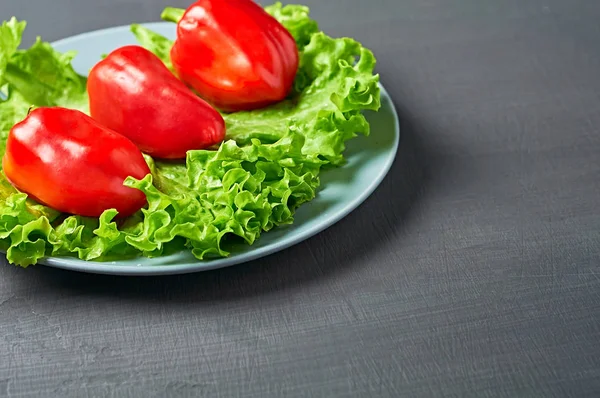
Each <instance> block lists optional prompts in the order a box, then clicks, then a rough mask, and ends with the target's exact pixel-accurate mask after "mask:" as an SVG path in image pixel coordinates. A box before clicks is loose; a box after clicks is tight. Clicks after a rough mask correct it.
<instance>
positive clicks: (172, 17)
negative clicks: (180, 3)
mask: <svg viewBox="0 0 600 398" xmlns="http://www.w3.org/2000/svg"><path fill="white" fill-rule="evenodd" d="M184 13H185V10H184V9H182V8H175V7H167V8H165V10H164V11H163V12H162V14H160V18H161V19H162V20H164V21H167V22H173V23H177V22H179V21H180V20H181V18H182V17H183V14H184Z"/></svg>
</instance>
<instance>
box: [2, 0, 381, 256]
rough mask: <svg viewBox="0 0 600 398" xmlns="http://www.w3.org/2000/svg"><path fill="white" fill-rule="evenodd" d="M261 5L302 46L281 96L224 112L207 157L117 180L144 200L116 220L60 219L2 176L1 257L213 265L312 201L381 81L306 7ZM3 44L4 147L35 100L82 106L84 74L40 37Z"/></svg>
mask: <svg viewBox="0 0 600 398" xmlns="http://www.w3.org/2000/svg"><path fill="white" fill-rule="evenodd" d="M266 10H267V12H269V13H270V14H271V15H273V16H274V17H275V18H277V19H278V20H279V21H280V22H281V23H282V24H283V25H284V26H285V27H286V28H287V29H288V30H289V31H290V32H291V33H292V35H293V36H294V38H295V40H296V42H297V44H298V48H299V50H300V60H301V61H300V70H299V72H298V75H297V78H296V81H295V84H294V90H293V92H292V93H291V95H290V97H289V98H288V99H287V100H286V101H283V102H281V103H279V104H276V105H274V106H272V107H269V108H266V109H261V110H256V111H251V112H238V113H229V114H225V115H224V117H225V119H226V122H227V128H228V136H227V139H226V141H225V142H223V143H222V144H221V145H220V147H219V148H218V149H217V150H214V151H210V150H203V151H190V152H188V155H187V159H186V161H185V163H183V162H166V161H158V160H154V159H152V158H151V157H149V156H146V157H145V158H146V161H147V162H148V164H149V166H150V169H151V171H152V173H151V175H148V176H147V177H146V178H144V179H142V180H135V179H133V178H128V179H127V180H126V181H125V182H124V184H125V185H127V186H130V187H133V188H136V189H139V190H141V191H142V192H144V193H145V195H146V197H147V198H148V205H147V206H146V207H145V208H144V209H142V210H141V211H139V212H138V213H137V214H135V215H133V216H131V217H129V218H127V219H124V220H122V219H118V218H117V212H116V211H115V210H107V211H106V212H104V213H103V214H102V216H101V217H99V218H88V217H80V216H73V215H66V214H59V213H58V212H56V211H54V210H52V209H50V208H48V207H46V206H42V205H40V204H37V203H35V202H33V201H32V200H30V199H29V198H27V195H26V194H24V193H20V192H18V191H17V190H15V189H14V188H13V187H12V186H11V185H10V184H9V183H8V181H6V179H5V178H4V177H3V175H0V248H1V249H3V250H5V251H6V252H7V258H8V260H9V261H10V262H11V263H14V264H17V265H20V266H23V267H25V266H28V265H30V264H35V263H36V262H38V261H39V260H40V259H41V258H43V257H46V256H73V257H77V258H80V259H83V260H90V261H91V260H95V261H105V260H115V259H124V258H131V257H136V256H140V255H142V256H147V257H157V256H163V255H166V254H169V253H173V252H176V251H179V250H184V249H187V250H190V251H191V252H192V253H193V254H194V256H196V257H197V258H198V259H200V260H202V259H210V258H214V257H223V256H227V255H229V254H230V251H231V247H233V246H232V245H233V244H237V243H238V242H239V241H242V242H245V243H247V244H253V243H254V242H255V241H256V240H257V239H258V238H259V237H260V235H261V234H262V233H263V232H265V231H269V230H270V229H272V228H275V227H277V226H279V225H283V224H290V223H292V222H293V220H294V213H295V211H296V209H297V208H298V207H299V206H301V205H302V204H303V203H306V202H308V201H310V200H312V199H313V198H314V197H315V196H316V195H317V192H318V188H319V182H320V180H319V174H320V172H321V171H322V169H323V167H325V166H328V165H339V164H342V163H343V151H344V143H345V142H346V140H348V139H350V138H352V137H353V136H355V135H356V134H359V133H362V134H368V132H369V126H368V123H367V121H366V119H365V118H364V116H363V115H362V111H363V110H377V109H378V108H379V89H378V85H377V82H378V76H376V75H373V68H374V65H375V59H374V57H373V54H371V52H370V51H368V50H367V49H365V48H363V47H362V46H361V45H360V44H359V43H357V42H356V41H354V40H351V39H347V38H342V39H333V38H330V37H328V36H326V35H325V34H324V33H322V32H319V29H318V26H317V24H316V22H315V21H313V20H312V19H310V17H309V14H308V8H306V7H304V6H293V5H292V6H285V7H284V6H282V5H281V4H279V3H277V4H275V5H273V6H270V7H267V8H266ZM182 12H183V10H181V9H173V8H170V9H167V10H166V11H165V13H164V15H163V16H164V17H165V19H170V20H177V19H178V18H180V17H181V14H182ZM13 24H16V22H13ZM3 26H4V25H3ZM19 29H20V30H19ZM131 29H132V32H133V33H134V34H135V36H136V37H137V39H138V41H139V42H140V43H141V44H142V45H143V46H144V47H146V48H148V49H149V50H151V51H152V52H154V53H155V54H156V55H157V56H159V57H160V58H161V59H162V60H163V61H164V62H165V64H166V65H167V66H169V67H172V66H171V64H170V59H169V52H170V49H171V47H172V45H173V42H172V41H171V40H169V39H167V38H165V37H163V36H161V35H159V34H157V33H155V32H152V31H150V30H148V29H147V28H144V27H142V26H140V25H133V26H132V28H131ZM0 32H1V33H0V43H5V42H10V43H17V44H16V46H18V43H19V42H20V35H21V33H22V28H16V27H13V28H10V29H8V30H4V31H2V30H0ZM7 32H10V33H7ZM15 32H16V33H15ZM9 36H10V37H9ZM11 46H12V47H10V48H9V47H8V46H6V47H3V48H5V49H8V50H4V53H3V54H8V58H6V59H7V60H8V61H7V62H6V67H5V68H4V70H5V71H6V73H4V80H5V82H7V84H6V85H4V86H2V87H0V92H2V93H4V95H3V98H4V99H1V100H0V134H1V137H0V138H1V139H0V141H1V143H2V145H1V146H0V148H1V149H2V150H3V148H4V141H5V139H6V135H7V134H8V131H9V130H10V128H11V127H12V126H13V125H14V124H15V123H17V122H18V121H20V120H22V118H24V117H25V115H26V114H27V111H28V109H29V108H30V106H32V105H34V106H48V105H57V106H64V107H71V108H77V109H81V110H83V111H87V93H86V90H85V85H86V78H85V77H83V76H80V75H78V74H77V73H76V72H75V71H74V69H73V68H72V66H71V61H72V59H73V57H74V54H73V53H66V54H60V53H58V52H56V51H55V50H54V49H52V47H51V46H50V45H49V44H48V43H45V42H42V41H41V40H40V39H38V40H37V41H36V43H35V44H34V45H33V46H32V47H31V48H29V49H27V50H17V49H16V47H15V45H11ZM0 51H3V50H0ZM0 70H1V69H0Z"/></svg>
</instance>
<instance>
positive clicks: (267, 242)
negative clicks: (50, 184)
mask: <svg viewBox="0 0 600 398" xmlns="http://www.w3.org/2000/svg"><path fill="white" fill-rule="evenodd" d="M145 26H146V27H148V28H150V29H152V30H154V31H157V32H159V33H161V34H163V35H165V36H167V37H169V38H174V37H175V25H174V24H171V23H163V22H160V23H150V24H145ZM127 44H137V42H136V40H135V38H134V36H133V34H132V33H131V32H130V29H129V26H121V27H116V28H110V29H104V30H100V31H95V32H90V33H85V34H81V35H78V36H73V37H70V38H68V39H64V40H60V41H58V42H55V43H53V46H54V48H56V49H57V50H58V51H61V52H65V51H70V50H75V51H77V56H76V58H75V59H74V61H73V66H74V67H75V69H76V70H77V71H78V72H79V73H81V74H87V71H89V70H90V68H91V67H92V66H93V65H94V64H95V63H96V62H98V60H100V59H101V56H102V54H105V53H109V52H111V51H112V50H114V49H115V48H117V47H120V46H123V45H127ZM381 94H382V95H381V96H382V107H381V110H380V111H379V112H376V113H375V112H369V113H368V114H367V117H368V120H369V122H370V124H371V135H370V136H369V137H363V136H359V137H357V138H355V139H353V140H351V141H350V142H349V143H348V147H347V150H346V153H345V155H346V157H347V159H348V163H347V164H346V165H344V166H343V167H340V168H337V169H332V170H328V171H325V172H323V174H322V175H321V181H322V185H321V190H320V191H319V193H318V195H317V197H316V198H315V199H314V200H313V201H311V202H309V203H307V204H305V205H303V206H301V207H300V209H298V211H297V213H296V216H295V222H294V224H292V225H289V226H285V227H280V228H275V229H274V230H272V231H269V232H267V233H263V234H262V236H261V237H260V239H258V241H257V242H256V243H255V244H254V245H252V246H248V245H243V246H242V245H240V246H239V247H236V248H234V250H233V251H232V254H231V256H230V257H227V258H223V259H217V260H210V261H199V260H197V259H196V258H194V257H193V256H192V255H191V253H190V252H181V253H177V254H173V255H169V256H164V257H159V258H153V259H148V258H137V259H134V260H127V261H111V262H91V261H82V260H77V259H73V258H63V257H60V258H59V257H50V258H46V259H43V260H41V261H40V263H41V264H45V265H49V266H52V267H58V268H64V269H70V270H74V271H81V272H92V273H103V274H121V275H157V274H180V273H188V272H197V271H205V270H210V269H215V268H221V267H226V266H230V265H234V264H239V263H243V262H246V261H250V260H254V259H257V258H260V257H263V256H266V255H269V254H271V253H274V252H277V251H279V250H283V249H285V248H287V247H290V246H292V245H294V244H296V243H299V242H301V241H303V240H304V239H307V238H309V237H311V236H313V235H315V234H317V233H319V232H321V231H323V230H324V229H325V228H327V227H329V226H331V225H332V224H334V223H335V222H337V221H339V220H340V219H342V218H343V217H345V216H346V215H348V213H350V212H351V211H352V210H354V209H355V208H356V207H358V206H359V205H360V204H361V203H362V202H363V201H364V200H365V199H366V198H367V197H368V196H369V195H370V194H371V193H372V192H373V191H374V190H375V188H377V186H378V185H379V184H380V182H381V181H382V180H383V178H384V177H385V175H386V174H387V172H388V171H389V169H390V167H391V165H392V163H393V161H394V158H395V156H396V149H397V147H398V142H399V139H400V132H399V125H398V116H397V114H396V111H395V109H394V106H393V104H392V101H391V99H390V97H389V95H388V94H387V92H386V91H385V89H383V87H382V93H381Z"/></svg>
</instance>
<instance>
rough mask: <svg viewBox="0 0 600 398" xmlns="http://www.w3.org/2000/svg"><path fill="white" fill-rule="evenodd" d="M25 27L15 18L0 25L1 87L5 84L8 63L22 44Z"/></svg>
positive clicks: (23, 23)
mask: <svg viewBox="0 0 600 398" xmlns="http://www.w3.org/2000/svg"><path fill="white" fill-rule="evenodd" d="M25 26H26V23H25V22H23V21H21V22H19V21H17V19H16V18H14V17H13V18H11V19H10V20H9V21H4V22H3V23H2V25H0V85H2V84H3V83H4V73H5V71H6V66H7V65H8V61H9V60H10V58H11V57H12V55H13V54H14V53H15V51H17V49H18V48H19V45H20V44H21V36H22V35H23V31H24V30H25Z"/></svg>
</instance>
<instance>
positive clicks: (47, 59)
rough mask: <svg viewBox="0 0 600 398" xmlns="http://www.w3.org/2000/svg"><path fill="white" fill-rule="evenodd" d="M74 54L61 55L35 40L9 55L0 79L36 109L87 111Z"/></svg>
mask: <svg viewBox="0 0 600 398" xmlns="http://www.w3.org/2000/svg"><path fill="white" fill-rule="evenodd" d="M74 57H75V53H74V52H68V53H65V54H61V53H59V52H57V51H56V50H54V49H53V48H52V46H51V45H50V43H46V42H43V41H42V40H41V39H40V38H39V37H38V38H37V40H36V42H35V43H34V44H33V45H32V46H31V48H29V49H27V50H18V51H16V52H15V53H13V54H12V56H11V57H10V59H9V61H8V64H7V66H6V71H5V76H4V79H5V81H6V82H8V83H9V84H10V85H11V86H12V87H13V88H14V89H15V90H17V91H18V92H19V93H20V94H21V95H22V96H23V97H24V98H25V99H26V100H27V101H29V102H30V103H32V104H35V105H36V106H62V107H66V108H74V109H79V110H81V111H83V112H87V110H88V96H87V90H86V84H87V78H85V77H84V76H81V75H79V74H77V72H75V70H74V69H73V67H72V66H71V61H72V60H73V58H74Z"/></svg>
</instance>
